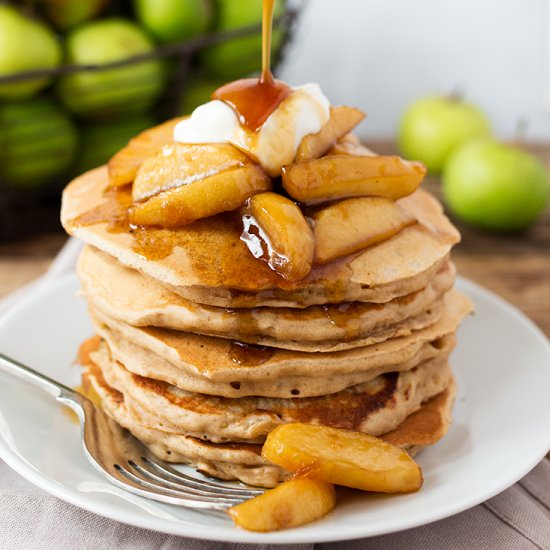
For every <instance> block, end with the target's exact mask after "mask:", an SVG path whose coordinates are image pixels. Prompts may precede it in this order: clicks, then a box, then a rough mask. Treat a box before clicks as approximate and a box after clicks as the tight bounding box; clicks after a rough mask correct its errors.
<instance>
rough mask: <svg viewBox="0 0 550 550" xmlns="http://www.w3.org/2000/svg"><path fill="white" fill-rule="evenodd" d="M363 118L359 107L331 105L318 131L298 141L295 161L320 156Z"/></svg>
mask: <svg viewBox="0 0 550 550" xmlns="http://www.w3.org/2000/svg"><path fill="white" fill-rule="evenodd" d="M364 118H365V115H364V114H363V113H362V112H361V111H360V110H359V109H354V108H353V107H345V106H339V107H331V108H330V118H329V120H328V122H327V123H326V124H325V125H324V126H323V127H322V128H321V130H320V131H319V132H317V133H316V134H311V135H308V136H306V137H305V138H304V139H303V140H302V142H301V143H300V146H299V147H298V151H297V152H296V162H300V161H303V160H310V159H315V158H318V157H320V156H321V155H323V154H324V153H326V152H327V151H328V150H329V149H330V148H331V147H332V146H333V145H334V144H335V143H336V141H337V140H338V139H340V138H341V137H343V136H344V135H346V134H347V133H348V132H350V131H351V130H352V129H353V128H355V127H356V126H357V125H358V124H359V123H360V122H361V121H362V120H363V119H364Z"/></svg>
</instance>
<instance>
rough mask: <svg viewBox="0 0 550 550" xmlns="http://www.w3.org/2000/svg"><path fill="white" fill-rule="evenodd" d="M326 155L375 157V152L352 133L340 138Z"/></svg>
mask: <svg viewBox="0 0 550 550" xmlns="http://www.w3.org/2000/svg"><path fill="white" fill-rule="evenodd" d="M327 154H328V155H355V156H358V157H375V156H376V153H375V152H374V151H371V150H370V149H369V148H368V147H365V146H364V145H362V144H361V142H360V141H359V138H358V137H357V136H356V135H354V134H346V135H345V136H344V137H342V138H340V139H339V140H338V141H337V142H336V143H335V144H334V145H333V146H332V147H331V148H330V149H329V150H328V152H327Z"/></svg>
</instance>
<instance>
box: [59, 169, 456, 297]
mask: <svg viewBox="0 0 550 550" xmlns="http://www.w3.org/2000/svg"><path fill="white" fill-rule="evenodd" d="M107 183H108V177H107V170H106V168H105V167H101V168H97V169H95V170H92V171H90V172H87V173H85V174H84V175H82V176H80V177H79V178H76V179H75V180H73V181H72V182H71V183H70V184H69V185H68V186H67V187H66V189H65V191H64V193H63V201H62V210H61V221H62V224H63V226H64V228H65V229H66V230H67V232H68V233H69V234H72V235H76V236H77V237H79V238H81V239H82V240H84V241H85V242H86V243H88V244H91V245H93V246H94V247H96V248H98V249H100V250H102V251H104V252H107V253H108V254H110V255H111V256H113V257H114V258H116V259H117V260H118V261H119V262H121V263H122V264H123V265H125V266H127V267H130V268H134V269H137V270H138V271H140V272H142V273H144V274H146V275H148V276H149V277H151V278H153V279H156V280H158V281H160V282H161V283H163V284H164V285H166V286H168V287H169V288H171V289H172V290H173V291H174V292H175V293H177V294H179V295H180V296H183V297H184V298H187V299H189V300H191V301H193V302H198V303H203V304H208V305H214V306H221V307H256V306H274V307H285V306H289V307H306V306H309V305H315V304H326V303H341V302H345V301H346V302H347V301H367V302H380V303H383V302H388V301H390V300H392V299H394V298H396V297H399V296H405V295H407V294H411V293H413V292H416V291H418V290H420V289H422V288H424V287H426V285H427V284H428V283H429V281H430V280H431V279H432V278H433V276H434V275H435V273H437V272H438V271H439V269H440V268H441V267H442V266H443V265H444V264H445V263H446V262H447V259H448V255H449V252H450V250H451V248H452V246H453V245H454V244H456V243H457V242H458V241H459V239H460V236H459V233H458V232H457V230H456V229H455V228H454V227H453V225H452V224H451V223H450V222H449V220H448V219H447V218H446V217H445V215H444V214H443V210H442V208H441V205H440V204H439V203H438V201H437V200H435V199H434V198H433V197H431V195H429V194H428V193H426V192H424V191H422V190H418V191H416V192H415V193H414V194H413V195H411V196H409V197H407V198H406V199H402V201H403V202H402V205H403V206H404V208H406V210H407V211H408V212H409V213H410V214H411V215H413V216H414V217H416V219H417V220H418V223H416V224H413V225H411V226H409V227H407V228H405V229H403V230H402V231H400V232H399V233H398V234H397V235H395V236H394V237H392V238H390V239H388V240H386V241H384V242H382V243H380V244H377V245H375V246H371V247H369V248H367V249H365V250H363V251H361V252H359V253H357V254H355V255H353V256H349V257H346V258H343V259H342V260H338V261H335V262H332V263H330V264H327V265H325V266H316V267H314V269H313V270H312V271H311V273H310V274H309V275H308V276H307V277H306V278H304V279H302V280H300V281H298V282H293V283H291V282H289V281H286V280H285V279H283V278H282V277H280V276H278V275H277V274H276V273H274V272H273V271H271V270H270V269H269V267H267V265H265V264H264V263H263V262H260V261H258V260H256V259H255V258H254V257H253V256H252V255H251V254H250V252H249V251H248V249H247V247H246V245H245V244H244V243H243V242H242V241H241V240H240V233H241V229H242V228H241V221H240V219H239V218H238V217H235V215H234V214H232V213H228V214H220V215H217V216H212V217H210V218H204V219H201V220H199V221H197V222H194V223H192V224H190V225H187V226H184V227H180V228H177V229H172V230H166V229H142V228H131V227H130V226H129V224H128V223H127V219H126V216H127V214H126V212H127V207H128V205H129V193H128V191H127V190H126V191H125V193H126V195H121V193H122V192H119V194H118V195H115V194H113V193H112V192H111V193H107V194H105V190H106V187H107ZM399 202H400V203H401V201H399ZM113 219H115V221H116V223H113ZM108 220H111V221H110V222H109V221H108Z"/></svg>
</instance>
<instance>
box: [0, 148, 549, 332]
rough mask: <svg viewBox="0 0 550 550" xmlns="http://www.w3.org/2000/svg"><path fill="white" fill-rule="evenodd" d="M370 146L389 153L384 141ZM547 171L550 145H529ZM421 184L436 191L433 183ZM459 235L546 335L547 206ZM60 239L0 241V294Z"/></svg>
mask: <svg viewBox="0 0 550 550" xmlns="http://www.w3.org/2000/svg"><path fill="white" fill-rule="evenodd" d="M373 149H375V150H377V151H379V152H381V153H382V152H391V151H393V147H392V146H391V145H389V144H376V145H375V146H373ZM531 149H532V150H533V152H534V153H536V154H537V155H538V156H540V158H541V159H542V160H543V161H544V162H545V164H546V165H547V167H548V168H549V170H550V146H531ZM425 186H426V187H427V188H428V189H430V190H431V191H433V192H434V193H435V194H439V182H438V181H437V180H436V179H428V181H427V182H426V184H425ZM457 225H458V226H459V228H460V230H461V232H462V235H463V240H462V243H461V244H460V245H459V246H458V247H457V248H456V249H455V251H454V259H455V261H456V264H457V266H458V269H459V272H460V274H461V275H463V276H465V277H468V278H470V279H472V280H474V281H476V282H478V283H479V284H481V285H483V286H486V287H487V288H489V289H491V290H493V291H495V292H496V293H497V294H500V295H501V296H502V297H503V298H505V299H506V300H508V301H510V302H511V303H513V304H514V305H515V306H517V307H518V308H519V309H521V310H522V311H524V312H525V313H526V314H527V315H528V316H529V317H530V318H531V319H533V321H535V323H537V324H538V325H539V326H540V328H541V329H542V330H543V331H544V332H545V333H546V335H547V336H548V337H550V209H548V210H547V212H546V215H545V216H544V217H543V219H542V220H541V221H540V222H539V223H537V224H536V225H535V226H534V227H533V228H532V229H531V230H530V231H529V232H528V233H526V234H524V235H520V236H505V237H504V236H494V235H489V234H486V233H482V232H480V231H477V230H474V229H471V228H468V227H465V226H464V225H462V224H459V223H457ZM64 242H65V237H64V235H62V234H49V235H43V236H41V237H39V238H35V239H32V240H28V241H24V242H19V243H13V244H9V245H0V298H1V297H2V296H3V295H5V294H8V293H9V292H11V291H12V290H15V289H16V288H17V287H19V286H22V285H24V284H25V283H27V282H29V281H31V280H32V279H34V278H35V277H37V276H38V275H40V274H41V273H43V272H44V271H45V270H46V269H47V267H48V265H49V263H50V261H51V260H52V258H53V257H54V256H55V254H56V253H57V251H58V250H59V249H60V248H61V246H62V245H63V243H64Z"/></svg>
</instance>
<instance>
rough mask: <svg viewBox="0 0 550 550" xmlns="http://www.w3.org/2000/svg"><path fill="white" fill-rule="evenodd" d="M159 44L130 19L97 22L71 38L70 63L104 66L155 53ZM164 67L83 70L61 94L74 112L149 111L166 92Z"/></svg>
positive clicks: (63, 81) (67, 79)
mask: <svg viewBox="0 0 550 550" xmlns="http://www.w3.org/2000/svg"><path fill="white" fill-rule="evenodd" d="M153 49H154V44H153V41H152V40H151V39H150V38H149V36H148V35H147V34H146V33H145V32H144V31H142V30H141V29H140V28H139V27H138V26H137V25H135V24H134V23H132V22H131V21H126V20H124V19H118V18H113V19H104V20H101V21H92V22H91V23H85V24H84V25H81V26H79V27H77V28H76V29H75V30H74V31H72V32H71V33H70V34H69V36H68V37H67V42H66V57H67V62H68V63H75V64H84V65H88V64H89V65H102V64H105V63H109V62H114V61H120V60H123V59H128V58H129V57H132V56H135V55H139V54H143V53H147V52H150V51H152V50H153ZM163 84H164V67H163V64H162V62H161V61H159V60H156V59H153V60H150V61H140V62H138V63H132V64H131V65H125V66H122V67H116V68H112V69H102V70H101V69H100V70H99V71H79V72H77V73H73V74H68V75H66V76H63V77H62V78H60V80H59V82H58V87H57V92H58V95H59V98H60V99H61V101H62V103H63V104H64V105H65V107H67V109H69V110H70V111H71V112H72V113H75V114H77V115H79V116H83V117H91V118H95V117H109V116H112V115H114V114H120V113H132V112H140V111H144V110H146V109H147V108H149V107H150V106H151V105H152V104H153V103H154V102H155V100H156V99H157V97H158V96H159V94H160V93H161V91H162V88H163Z"/></svg>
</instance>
